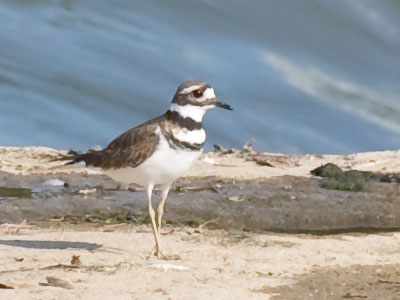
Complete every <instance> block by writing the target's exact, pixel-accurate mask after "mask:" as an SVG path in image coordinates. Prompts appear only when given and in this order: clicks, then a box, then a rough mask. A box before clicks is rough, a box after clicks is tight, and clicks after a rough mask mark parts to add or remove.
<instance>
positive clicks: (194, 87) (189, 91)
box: [179, 85, 202, 94]
mask: <svg viewBox="0 0 400 300" xmlns="http://www.w3.org/2000/svg"><path fill="white" fill-rule="evenodd" d="M201 87H202V86H201V85H192V86H189V87H187V88H185V89H183V90H182V91H180V92H179V94H189V93H191V92H193V91H194V90H197V89H199V88H201Z"/></svg>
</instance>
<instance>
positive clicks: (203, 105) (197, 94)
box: [170, 81, 232, 122]
mask: <svg viewBox="0 0 400 300" xmlns="http://www.w3.org/2000/svg"><path fill="white" fill-rule="evenodd" d="M214 107H220V108H224V109H228V110H232V107H231V106H230V105H228V104H226V103H223V102H221V101H219V100H218V98H217V97H216V96H215V92H214V89H213V88H212V87H211V86H210V85H209V84H208V83H206V82H199V81H186V82H184V83H182V84H181V85H180V86H179V87H178V89H177V91H176V93H175V96H174V98H173V100H172V103H171V106H170V110H171V111H177V112H178V113H180V114H181V115H182V116H183V117H185V118H186V117H189V118H192V119H193V120H195V121H197V122H201V120H202V118H203V116H204V114H205V113H206V111H207V110H209V109H211V108H214Z"/></svg>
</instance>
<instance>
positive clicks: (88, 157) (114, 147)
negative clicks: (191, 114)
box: [71, 117, 161, 169]
mask: <svg viewBox="0 0 400 300" xmlns="http://www.w3.org/2000/svg"><path fill="white" fill-rule="evenodd" d="M160 118H161V117H159V118H156V119H153V120H150V121H148V122H146V123H143V124H141V125H139V126H136V127H134V128H132V129H130V130H128V131H126V132H124V133H123V134H121V135H120V136H119V137H117V138H116V139H114V140H113V141H112V142H111V143H110V144H109V145H108V146H107V147H106V148H105V149H104V150H102V151H98V152H88V153H85V154H81V155H79V156H78V157H76V158H75V160H74V161H73V162H71V164H73V163H77V162H81V161H84V162H85V163H86V166H94V167H101V168H103V169H118V168H124V167H132V168H135V167H137V166H138V165H140V164H141V163H143V162H144V161H145V160H146V159H147V158H148V157H150V156H151V155H152V154H153V152H154V150H155V149H156V147H157V144H158V140H159V137H158V135H157V133H156V130H157V127H158V125H159V121H160Z"/></svg>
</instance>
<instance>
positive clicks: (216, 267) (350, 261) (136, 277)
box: [0, 224, 400, 300]
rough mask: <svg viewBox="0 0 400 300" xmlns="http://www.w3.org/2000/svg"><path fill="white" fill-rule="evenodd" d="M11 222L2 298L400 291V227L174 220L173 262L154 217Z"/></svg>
mask: <svg viewBox="0 0 400 300" xmlns="http://www.w3.org/2000/svg"><path fill="white" fill-rule="evenodd" d="M1 228H2V229H1V235H2V238H1V240H0V261H1V264H0V265H1V267H0V283H1V284H4V285H7V286H10V287H13V288H14V289H4V290H2V291H1V295H2V296H1V299H171V300H179V299H346V298H356V299H357V298H359V299H400V256H399V255H398V253H399V251H400V233H387V234H369V235H364V234H353V235H334V236H324V237H317V236H310V235H285V234H261V233H259V234H257V233H240V234H235V233H227V232H223V231H208V230H200V231H196V230H194V229H191V228H173V229H174V230H173V232H171V231H172V228H166V231H167V232H168V231H170V233H169V234H166V235H164V236H163V244H164V247H165V249H166V250H167V253H168V254H173V255H175V256H178V257H175V260H168V261H165V260H158V259H156V258H150V259H149V258H148V255H149V252H150V250H151V249H150V245H152V243H153V241H152V235H151V233H150V232H149V229H148V227H147V226H134V227H133V226H132V225H124V224H120V225H118V226H117V227H115V226H109V227H103V228H100V229H89V230H88V229H87V228H86V229H83V228H81V229H80V228H79V227H78V228H67V229H65V228H62V227H58V228H53V229H34V228H31V229H30V228H25V229H24V228H23V227H22V228H20V229H18V228H17V227H13V226H7V225H4V224H3V225H2V226H1ZM73 256H79V261H78V260H77V259H76V258H75V261H74V262H73V264H71V260H72V257H73ZM47 278H48V279H49V280H47ZM60 280H61V281H60ZM48 282H50V285H47V284H49V283H48ZM54 285H55V286H54ZM57 285H58V286H57Z"/></svg>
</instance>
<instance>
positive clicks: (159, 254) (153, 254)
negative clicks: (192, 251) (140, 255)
mask: <svg viewBox="0 0 400 300" xmlns="http://www.w3.org/2000/svg"><path fill="white" fill-rule="evenodd" d="M153 257H157V259H160V260H180V259H181V257H180V256H179V255H165V254H164V253H163V252H162V251H161V250H160V249H157V247H154V249H153V251H151V253H150V255H149V256H148V257H147V260H149V259H151V258H153Z"/></svg>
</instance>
